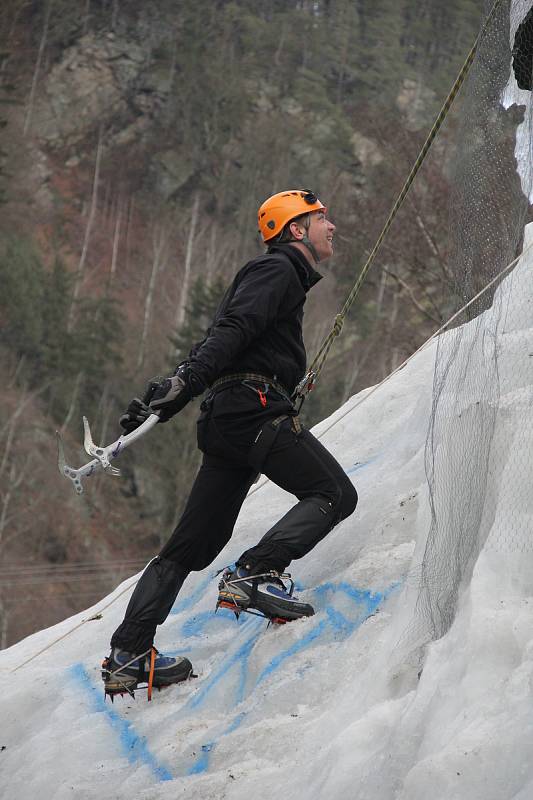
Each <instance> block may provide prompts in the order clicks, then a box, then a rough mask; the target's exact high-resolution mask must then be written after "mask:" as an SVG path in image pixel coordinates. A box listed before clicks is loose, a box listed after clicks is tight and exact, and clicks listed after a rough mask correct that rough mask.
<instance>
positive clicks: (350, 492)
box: [335, 479, 358, 522]
mask: <svg viewBox="0 0 533 800" xmlns="http://www.w3.org/2000/svg"><path fill="white" fill-rule="evenodd" d="M357 500H358V497H357V492H356V491H355V487H354V485H353V484H352V482H351V481H350V480H348V479H346V481H345V482H344V483H343V485H342V487H341V489H340V492H339V497H338V500H337V503H336V504H335V510H336V511H337V515H338V516H337V520H338V522H340V521H341V520H343V519H346V518H347V517H349V516H350V514H353V512H354V511H355V509H356V506H357Z"/></svg>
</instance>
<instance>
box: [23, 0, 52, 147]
mask: <svg viewBox="0 0 533 800" xmlns="http://www.w3.org/2000/svg"><path fill="white" fill-rule="evenodd" d="M51 10H52V0H48V3H47V5H46V11H45V12H44V25H43V32H42V34H41V41H40V42H39V50H38V51H37V60H36V62H35V68H34V70H33V78H32V81H31V89H30V96H29V98H28V105H27V108H26V117H25V119H24V128H23V135H24V136H27V134H28V131H29V129H30V125H31V117H32V113H33V105H34V103H35V92H36V90H37V83H38V81H39V74H40V71H41V64H42V61H43V55H44V49H45V47H46V40H47V38H48V26H49V23H50V12H51Z"/></svg>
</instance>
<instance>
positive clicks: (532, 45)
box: [403, 0, 533, 656]
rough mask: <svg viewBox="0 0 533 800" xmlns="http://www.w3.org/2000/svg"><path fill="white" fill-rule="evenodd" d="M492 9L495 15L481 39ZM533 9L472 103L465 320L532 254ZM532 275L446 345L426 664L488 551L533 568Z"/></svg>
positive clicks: (423, 569)
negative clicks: (527, 558) (522, 559)
mask: <svg viewBox="0 0 533 800" xmlns="http://www.w3.org/2000/svg"><path fill="white" fill-rule="evenodd" d="M493 5H494V2H493V0H490V2H487V3H486V8H485V16H484V20H483V26H484V25H485V21H486V19H487V17H488V14H489V11H490V9H491V8H492V7H493ZM530 7H531V0H528V1H527V2H525V1H524V2H523V1H521V0H520V1H518V2H512V3H509V2H508V1H507V2H501V3H500V4H499V7H498V8H497V10H496V13H495V14H494V16H493V17H492V19H491V20H490V21H489V23H488V25H487V27H486V29H485V30H483V27H482V31H483V33H482V37H481V41H480V44H479V47H478V50H477V53H476V58H475V61H474V64H473V66H472V69H471V72H470V75H469V79H468V83H467V85H466V87H465V90H464V102H463V104H462V112H461V115H462V119H461V124H460V126H459V132H458V142H457V147H456V152H457V158H456V166H455V175H454V176H453V186H454V190H453V196H452V203H451V217H450V219H451V226H450V233H451V266H452V268H453V274H454V280H455V291H456V303H457V308H461V307H462V306H463V305H464V304H465V303H467V302H468V301H470V300H471V299H472V298H474V297H475V296H476V295H477V293H478V292H479V291H480V290H481V289H482V288H483V287H485V286H486V285H487V284H488V283H489V282H490V281H491V279H493V278H494V277H495V276H497V275H498V274H499V273H500V272H501V271H502V270H503V269H504V268H505V266H506V265H508V264H509V263H510V262H512V261H513V259H515V257H516V255H517V254H518V253H519V252H520V250H521V248H522V247H523V246H524V247H525V248H528V247H529V246H530V245H531V242H532V241H533V235H529V234H528V229H527V228H526V236H525V237H524V226H525V224H526V221H527V213H528V206H529V203H528V198H529V197H530V195H531V189H532V186H531V183H532V179H531V165H532V152H531V113H532V104H531V92H530V91H525V90H524V87H531V78H532V68H533V10H530ZM519 87H522V89H520V88H519ZM532 271H533V247H531V250H528V251H527V253H525V254H524V256H523V257H522V259H521V260H520V261H519V262H518V264H517V266H516V267H515V269H514V270H513V271H511V272H509V273H507V275H506V277H505V278H503V279H502V280H501V281H500V282H499V284H498V282H496V284H495V287H496V288H494V289H492V290H491V291H488V292H485V293H484V294H483V295H482V296H481V297H480V298H479V299H477V300H475V301H474V302H473V303H472V305H471V306H470V308H469V309H468V311H466V312H464V313H463V315H462V317H459V319H458V324H457V327H455V328H454V329H453V330H451V331H448V332H447V333H446V334H444V335H442V336H441V337H439V340H438V345H437V353H436V362H435V372H434V384H433V403H432V412H431V420H430V427H429V432H428V438H427V443H426V454H425V458H426V473H427V478H428V484H429V497H430V509H431V523H430V526H429V531H428V535H427V540H426V543H425V550H424V552H423V554H422V558H421V563H420V568H419V573H418V574H417V580H416V592H417V596H416V603H415V615H414V621H413V623H412V625H411V626H410V627H409V629H408V631H407V633H406V637H405V640H404V642H403V643H404V644H408V645H409V647H410V649H411V651H412V652H417V653H418V654H419V656H420V653H421V651H420V646H421V645H423V644H425V643H427V642H429V641H431V640H433V639H436V638H438V637H440V636H442V635H443V634H444V633H446V631H447V630H448V629H449V627H450V625H451V624H452V622H453V620H454V617H455V613H456V609H457V603H458V598H459V596H460V594H461V590H462V588H463V587H465V586H466V585H468V583H469V581H470V578H471V575H472V570H473V567H474V564H475V563H476V561H477V559H478V557H479V554H480V552H481V551H482V549H483V548H484V547H485V546H486V547H490V548H493V549H494V550H496V551H498V553H499V554H504V553H508V554H517V553H521V554H524V553H528V554H532V557H533V537H532V536H531V504H530V502H529V496H530V494H531V488H530V487H531V485H532V484H531V482H530V481H529V478H531V477H533V469H532V467H531V456H530V453H531V448H530V447H529V445H530V444H531V443H532V440H533V414H532V411H531V409H532V408H533V402H532V401H533V338H532V336H531V333H530V331H531V329H532V326H533V305H532V302H531V291H530V286H531V275H532ZM511 442H512V444H510V443H511ZM530 473H532V474H530Z"/></svg>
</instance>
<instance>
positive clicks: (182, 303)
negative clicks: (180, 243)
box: [174, 193, 200, 330]
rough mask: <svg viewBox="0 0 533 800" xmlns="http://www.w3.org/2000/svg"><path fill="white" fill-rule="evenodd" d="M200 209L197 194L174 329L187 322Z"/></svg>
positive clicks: (192, 213)
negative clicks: (186, 310)
mask: <svg viewBox="0 0 533 800" xmlns="http://www.w3.org/2000/svg"><path fill="white" fill-rule="evenodd" d="M199 207H200V197H199V195H198V193H197V194H196V196H195V198H194V202H193V206H192V212H191V224H190V225H189V235H188V237H187V249H186V251H185V266H184V273H183V277H182V276H180V282H181V291H180V299H179V303H178V308H177V311H176V317H175V320H174V329H175V330H176V329H177V328H179V327H181V325H183V322H184V320H185V309H186V307H187V297H188V295H189V286H190V282H191V271H192V253H193V247H194V236H195V233H196V225H197V222H198V209H199Z"/></svg>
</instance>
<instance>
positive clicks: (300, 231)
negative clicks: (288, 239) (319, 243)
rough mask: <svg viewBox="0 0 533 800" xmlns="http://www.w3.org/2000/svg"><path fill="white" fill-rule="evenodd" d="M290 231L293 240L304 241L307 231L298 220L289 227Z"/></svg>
mask: <svg viewBox="0 0 533 800" xmlns="http://www.w3.org/2000/svg"><path fill="white" fill-rule="evenodd" d="M289 230H290V232H291V235H292V237H293V239H303V237H304V236H305V230H304V227H303V225H301V224H300V223H299V222H298V220H293V222H291V224H290V225H289Z"/></svg>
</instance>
